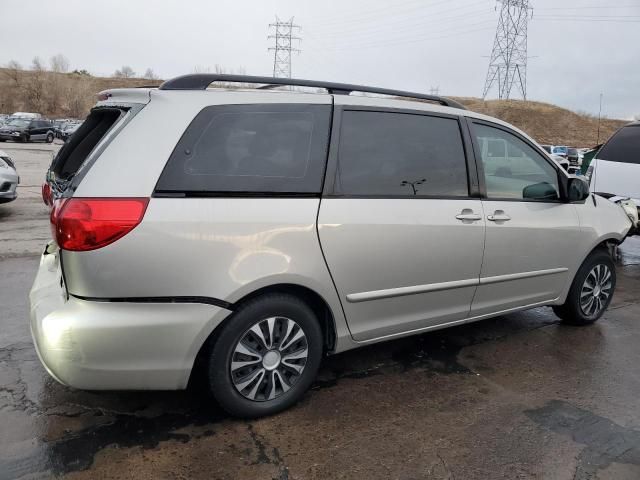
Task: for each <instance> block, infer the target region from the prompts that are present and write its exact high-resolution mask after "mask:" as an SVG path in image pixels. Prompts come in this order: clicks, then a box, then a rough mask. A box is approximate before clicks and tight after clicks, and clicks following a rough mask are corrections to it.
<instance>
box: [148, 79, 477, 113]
mask: <svg viewBox="0 0 640 480" xmlns="http://www.w3.org/2000/svg"><path fill="white" fill-rule="evenodd" d="M213 82H228V83H261V84H264V86H263V87H258V88H274V87H276V86H280V85H288V86H296V87H312V88H323V89H325V90H327V92H329V93H330V94H335V95H349V94H350V93H351V92H365V93H377V94H380V95H392V96H396V97H407V98H417V99H420V100H429V101H431V102H436V103H439V104H440V105H444V106H445V107H452V108H460V109H463V110H466V108H465V107H464V106H463V105H462V104H460V103H458V102H456V101H454V100H450V99H448V98H444V97H439V96H436V95H426V94H424V93H414V92H405V91H402V90H391V89H388V88H378V87H366V86H364V85H351V84H348V83H334V82H322V81H317V80H300V79H296V78H276V77H256V76H252V75H219V74H216V73H193V74H190V75H182V76H180V77H175V78H172V79H171V80H167V81H166V82H164V83H163V84H162V85H160V87H159V88H160V90H206V89H207V87H208V86H209V85H210V84H211V83H213Z"/></svg>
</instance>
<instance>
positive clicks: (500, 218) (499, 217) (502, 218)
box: [487, 210, 511, 222]
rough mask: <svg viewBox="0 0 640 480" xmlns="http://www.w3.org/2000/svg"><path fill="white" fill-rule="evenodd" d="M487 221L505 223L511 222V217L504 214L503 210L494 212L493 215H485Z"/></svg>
mask: <svg viewBox="0 0 640 480" xmlns="http://www.w3.org/2000/svg"><path fill="white" fill-rule="evenodd" d="M487 220H489V221H490V222H506V221H508V220H511V217H510V216H509V215H507V214H506V213H504V210H496V211H495V212H493V215H487Z"/></svg>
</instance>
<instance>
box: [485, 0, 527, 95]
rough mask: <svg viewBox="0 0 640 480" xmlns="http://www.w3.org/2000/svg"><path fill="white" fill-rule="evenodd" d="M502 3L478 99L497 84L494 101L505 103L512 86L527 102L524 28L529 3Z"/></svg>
mask: <svg viewBox="0 0 640 480" xmlns="http://www.w3.org/2000/svg"><path fill="white" fill-rule="evenodd" d="M498 2H500V3H502V7H501V8H500V19H499V20H498V28H497V30H496V36H495V39H494V41H493V50H492V51H491V57H490V60H489V70H488V71H487V78H486V80H485V83H484V90H483V92H482V98H486V97H487V94H488V93H489V91H490V90H491V88H492V87H493V86H494V85H496V84H497V86H498V98H500V99H505V100H506V99H508V98H509V96H510V95H511V90H512V89H513V85H514V84H516V85H517V87H518V90H519V92H520V94H521V95H522V98H523V99H524V100H526V99H527V26H528V22H529V17H530V14H532V13H533V8H532V7H530V6H529V0H498Z"/></svg>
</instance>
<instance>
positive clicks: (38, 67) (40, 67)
mask: <svg viewBox="0 0 640 480" xmlns="http://www.w3.org/2000/svg"><path fill="white" fill-rule="evenodd" d="M31 70H33V71H35V72H45V71H46V70H47V69H46V68H45V66H44V63H42V59H41V58H40V57H38V56H35V57H33V60H32V61H31Z"/></svg>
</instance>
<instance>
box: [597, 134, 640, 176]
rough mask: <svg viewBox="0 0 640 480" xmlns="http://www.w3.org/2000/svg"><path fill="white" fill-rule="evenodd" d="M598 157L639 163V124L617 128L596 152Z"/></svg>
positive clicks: (612, 160) (611, 160) (613, 160)
mask: <svg viewBox="0 0 640 480" xmlns="http://www.w3.org/2000/svg"><path fill="white" fill-rule="evenodd" d="M598 158H600V159H602V160H609V161H610V162H620V163H634V164H640V126H635V125H630V126H626V127H623V128H621V129H620V130H618V132H617V133H616V134H615V135H614V136H613V137H611V138H610V139H609V141H608V142H607V143H605V145H604V147H602V149H601V150H600V151H599V152H598ZM636 181H637V180H636Z"/></svg>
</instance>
